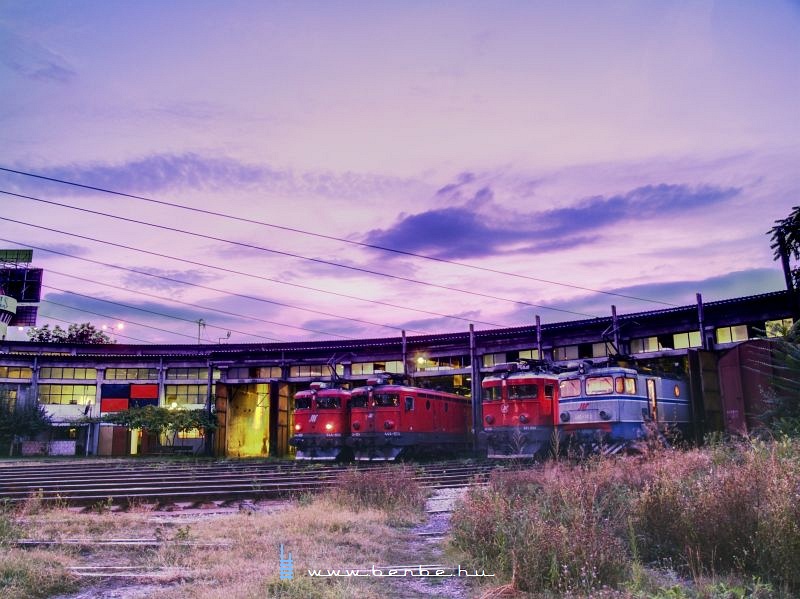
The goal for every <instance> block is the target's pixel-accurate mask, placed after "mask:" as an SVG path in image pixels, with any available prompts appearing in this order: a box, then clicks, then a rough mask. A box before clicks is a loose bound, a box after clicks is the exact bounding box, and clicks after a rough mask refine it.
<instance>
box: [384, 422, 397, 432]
mask: <svg viewBox="0 0 800 599" xmlns="http://www.w3.org/2000/svg"><path fill="white" fill-rule="evenodd" d="M383 428H385V429H386V430H387V431H388V430H391V429H393V428H394V421H392V420H385V421H384V422H383Z"/></svg>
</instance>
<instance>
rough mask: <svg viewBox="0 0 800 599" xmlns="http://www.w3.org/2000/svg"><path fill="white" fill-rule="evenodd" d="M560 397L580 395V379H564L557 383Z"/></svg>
mask: <svg viewBox="0 0 800 599" xmlns="http://www.w3.org/2000/svg"><path fill="white" fill-rule="evenodd" d="M559 387H560V390H561V397H578V396H579V395H580V394H581V380H580V379H566V380H563V381H561V383H559Z"/></svg>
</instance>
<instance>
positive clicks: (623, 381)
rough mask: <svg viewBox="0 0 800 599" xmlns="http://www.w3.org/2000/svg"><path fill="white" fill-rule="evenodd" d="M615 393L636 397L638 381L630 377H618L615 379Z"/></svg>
mask: <svg viewBox="0 0 800 599" xmlns="http://www.w3.org/2000/svg"><path fill="white" fill-rule="evenodd" d="M614 391H615V392H616V393H619V394H620V395H621V394H623V393H624V394H625V395H636V379H635V378H632V377H629V376H625V377H622V376H618V377H617V378H615V379H614Z"/></svg>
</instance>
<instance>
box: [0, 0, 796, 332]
mask: <svg viewBox="0 0 800 599" xmlns="http://www.w3.org/2000/svg"><path fill="white" fill-rule="evenodd" d="M798 106H800V2H797V1H791V2H790V1H768V0H767V1H761V0H759V1H751V2H747V1H742V2H711V1H709V2H703V1H691V2H669V1H664V2H645V1H634V0H630V1H625V2H589V1H586V2H536V1H531V2H503V1H486V2H414V1H402V2H401V1H397V2H365V1H364V2H329V1H320V2H307V1H303V0H300V1H296V2H266V1H263V2H262V1H255V0H252V1H246V2H245V1H226V2H216V1H213V2H212V1H200V0H191V1H175V0H172V1H137V2H118V1H92V2H81V1H72V2H52V1H47V2H37V1H31V0H0V167H2V168H5V169H12V170H17V171H23V172H25V173H33V174H37V175H41V176H44V177H50V178H54V179H61V180H65V181H71V182H75V183H80V184H82V185H85V186H90V187H96V188H102V189H105V190H109V191H115V192H120V193H122V194H128V196H124V195H115V194H110V193H105V192H102V191H99V190H90V189H87V188H85V187H76V186H69V185H65V184H62V183H58V182H54V181H47V180H43V179H36V178H33V177H29V176H25V175H21V174H16V173H11V172H8V171H0V190H2V191H3V192H11V193H13V194H18V195H9V194H8V193H0V219H2V220H0V238H2V240H0V248H17V247H20V248H23V247H34V248H35V249H34V265H35V266H39V267H42V268H44V269H45V281H44V282H45V286H46V287H45V289H44V299H45V300H47V301H45V302H43V303H42V305H41V308H40V319H39V323H40V324H45V323H50V324H60V325H61V326H63V327H66V326H67V324H68V322H86V321H90V322H92V323H94V324H95V325H97V326H101V325H102V324H113V323H116V322H124V323H125V329H124V335H125V336H124V337H123V336H121V335H120V336H119V338H118V341H119V342H121V343H123V342H127V343H134V342H139V341H137V340H140V341H145V342H157V343H193V342H196V341H197V335H198V324H197V321H198V320H200V319H202V320H203V322H204V323H205V324H206V325H207V326H206V327H205V328H201V329H200V336H201V341H202V342H204V343H217V342H219V341H220V340H222V341H230V342H243V343H244V342H248V343H249V342H264V341H271V340H281V341H283V340H286V341H301V340H320V339H336V338H344V337H348V338H365V337H393V336H397V335H399V334H400V330H403V329H404V330H406V331H407V332H408V333H409V334H411V335H414V334H420V333H437V332H452V331H462V330H466V329H467V328H468V326H469V324H470V323H474V325H475V327H476V328H477V329H486V328H492V327H499V326H520V325H527V324H531V323H532V322H533V321H534V318H535V315H537V314H538V315H540V316H541V318H542V321H543V322H557V321H563V320H570V319H574V318H588V317H592V316H607V315H609V314H610V310H611V307H610V306H611V305H612V304H614V305H616V306H617V311H618V312H620V313H629V312H638V311H645V310H652V309H659V308H667V307H670V306H673V305H685V304H691V303H693V302H694V301H695V294H696V293H698V292H699V293H702V294H703V298H704V299H705V300H706V301H712V300H718V299H725V298H729V297H737V296H741V295H749V294H754V293H762V292H767V291H774V290H779V289H781V288H783V276H782V273H781V270H780V266H779V264H778V263H776V262H774V261H773V260H772V253H771V250H770V247H769V238H768V235H766V232H767V231H768V230H769V229H770V227H771V226H772V224H773V222H774V221H775V220H776V219H779V218H782V217H784V216H786V215H787V214H788V213H789V211H790V210H791V208H792V206H794V205H797V204H800V169H798V164H800V108H798ZM19 195H23V196H28V197H26V198H23V197H19ZM131 195H133V196H139V198H133V197H129V196H131ZM32 198H36V199H38V200H46V201H47V202H51V203H49V204H48V203H44V202H41V201H37V200H36V199H32ZM141 198H144V199H141ZM147 200H155V201H147ZM54 203H58V204H65V205H67V206H71V207H72V208H70V207H65V206H58V205H55V204H54ZM181 206H183V207H181ZM76 208H80V209H83V210H77V209H76ZM193 209H194V210H193ZM197 209H199V210H200V211H198V210H197ZM87 211H94V213H92V212H87ZM202 211H204V212H202ZM97 213H103V214H97ZM229 216H232V217H235V218H229ZM115 217H116V218H115ZM123 219H128V220H123ZM237 219H238V220H237ZM242 219H244V220H242ZM14 221H16V222H14ZM134 221H141V222H134ZM143 223H150V225H156V226H149V225H147V224H143ZM96 240H98V241H96ZM102 242H111V244H117V245H111V244H109V243H102ZM348 242H349V243H348ZM122 246H126V247H122ZM367 246H380V247H383V248H389V249H394V250H399V251H400V252H405V253H398V252H390V251H387V250H385V249H378V248H376V247H367ZM48 250H50V251H48ZM409 254H417V256H412V255H409ZM108 265H114V266H117V267H121V268H113V267H112V266H108ZM337 265H339V266H337ZM49 317H52V318H53V319H52V320H51V318H49ZM144 325H148V326H144ZM148 327H151V328H148ZM228 331H230V332H231V335H230V337H229V338H228V336H227V333H228ZM10 337H11V338H16V339H25V338H26V335H25V332H24V331H18V330H16V329H15V330H13V331H10Z"/></svg>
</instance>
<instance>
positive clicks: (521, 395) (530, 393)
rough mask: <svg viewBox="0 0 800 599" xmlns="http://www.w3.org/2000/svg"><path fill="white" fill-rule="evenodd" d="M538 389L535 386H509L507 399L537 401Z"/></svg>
mask: <svg viewBox="0 0 800 599" xmlns="http://www.w3.org/2000/svg"><path fill="white" fill-rule="evenodd" d="M538 397H539V387H538V386H537V385H509V386H508V399H537V398H538Z"/></svg>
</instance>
